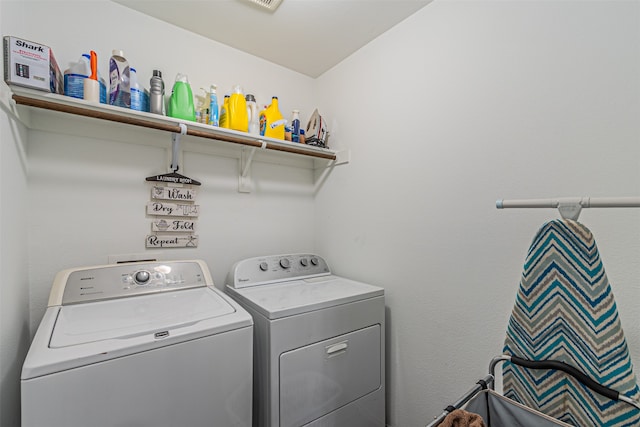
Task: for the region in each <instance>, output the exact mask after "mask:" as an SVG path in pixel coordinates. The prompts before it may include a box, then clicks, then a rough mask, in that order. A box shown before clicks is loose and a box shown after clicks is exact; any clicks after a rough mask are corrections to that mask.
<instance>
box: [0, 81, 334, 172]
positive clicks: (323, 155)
mask: <svg viewBox="0 0 640 427" xmlns="http://www.w3.org/2000/svg"><path fill="white" fill-rule="evenodd" d="M9 89H10V93H11V99H12V100H13V102H15V103H16V104H17V105H23V106H27V107H33V108H42V109H45V110H51V111H58V112H62V113H67V114H73V115H76V116H84V117H91V118H94V119H99V120H106V121H112V122H118V123H125V124H128V125H132V126H138V127H144V128H150V129H157V130H162V131H166V132H171V133H177V134H179V133H181V127H182V126H181V124H182V125H184V126H186V135H191V136H195V137H198V138H205V139H212V140H217V141H224V142H229V143H233V144H238V145H241V146H248V147H254V148H263V149H266V150H274V151H280V152H286V153H292V154H297V155H301V156H308V157H313V158H318V159H326V160H333V161H335V160H336V158H337V156H336V152H334V151H332V150H330V149H327V148H319V147H314V146H311V145H305V144H298V143H292V142H288V141H281V140H278V139H274V138H266V137H261V136H257V135H250V134H248V133H246V132H238V131H234V130H230V129H223V128H219V127H214V126H208V125H205V124H202V123H195V122H190V121H185V120H180V119H175V118H173V117H166V116H160V115H157V114H151V113H146V112H142V111H135V110H128V109H124V108H120V107H114V106H112V105H105V104H96V103H91V102H87V101H84V100H82V99H77V98H72V97H68V96H63V95H58V94H53V93H47V92H40V91H37V90H31V89H26V88H21V87H16V86H11V87H10V88H9ZM3 102H5V103H6V102H7V101H6V100H3ZM5 108H8V109H10V106H9V105H6V106H5Z"/></svg>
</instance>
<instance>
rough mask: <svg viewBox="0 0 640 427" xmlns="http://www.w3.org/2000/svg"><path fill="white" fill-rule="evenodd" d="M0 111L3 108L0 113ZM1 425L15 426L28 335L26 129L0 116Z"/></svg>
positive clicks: (17, 419)
mask: <svg viewBox="0 0 640 427" xmlns="http://www.w3.org/2000/svg"><path fill="white" fill-rule="evenodd" d="M0 111H2V110H0ZM0 141H1V142H2V143H1V144H0V271H1V272H2V285H1V286H0V378H1V379H2V382H1V383H0V402H2V403H1V404H0V425H1V426H17V425H19V420H20V418H19V413H20V397H19V396H20V388H19V378H20V369H21V366H22V360H23V359H24V356H25V355H26V353H27V349H28V347H29V342H30V339H31V336H30V334H29V282H28V276H27V270H28V263H27V221H26V218H25V215H24V212H25V211H26V206H27V171H26V163H25V160H26V159H25V148H26V147H25V145H26V130H25V128H24V126H22V125H20V124H19V123H17V122H14V121H12V120H10V119H9V118H8V117H7V116H6V115H5V114H4V111H2V112H0Z"/></svg>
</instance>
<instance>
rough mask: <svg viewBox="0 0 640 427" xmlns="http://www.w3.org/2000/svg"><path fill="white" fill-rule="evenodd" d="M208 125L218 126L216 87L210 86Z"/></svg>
mask: <svg viewBox="0 0 640 427" xmlns="http://www.w3.org/2000/svg"><path fill="white" fill-rule="evenodd" d="M209 124H210V125H211V126H219V125H220V123H219V121H218V94H217V91H216V85H211V90H210V92H209Z"/></svg>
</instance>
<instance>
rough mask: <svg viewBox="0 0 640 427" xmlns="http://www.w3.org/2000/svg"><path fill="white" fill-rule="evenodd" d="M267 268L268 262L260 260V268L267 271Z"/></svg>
mask: <svg viewBox="0 0 640 427" xmlns="http://www.w3.org/2000/svg"><path fill="white" fill-rule="evenodd" d="M268 269H269V264H267V263H266V262H265V261H262V262H261V263H260V270H262V271H267V270H268Z"/></svg>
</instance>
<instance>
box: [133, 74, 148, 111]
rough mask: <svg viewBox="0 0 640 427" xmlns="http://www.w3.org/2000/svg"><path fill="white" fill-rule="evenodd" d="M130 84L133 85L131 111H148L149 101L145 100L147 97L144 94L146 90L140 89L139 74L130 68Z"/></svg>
mask: <svg viewBox="0 0 640 427" xmlns="http://www.w3.org/2000/svg"><path fill="white" fill-rule="evenodd" d="M129 82H130V84H131V109H132V110H137V111H148V109H147V107H146V105H147V101H146V100H145V98H146V96H147V95H146V94H145V93H144V88H142V89H140V85H139V83H138V73H137V72H136V69H135V68H133V67H131V68H130V80H129Z"/></svg>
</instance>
